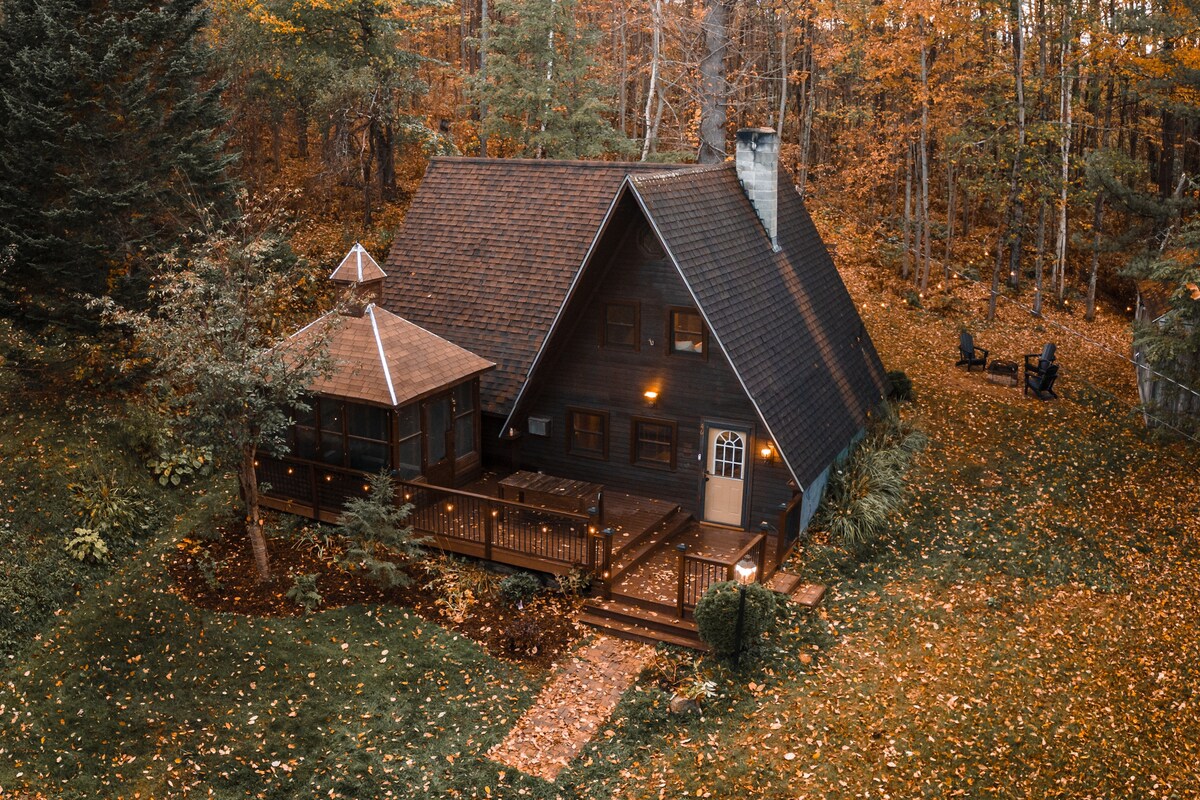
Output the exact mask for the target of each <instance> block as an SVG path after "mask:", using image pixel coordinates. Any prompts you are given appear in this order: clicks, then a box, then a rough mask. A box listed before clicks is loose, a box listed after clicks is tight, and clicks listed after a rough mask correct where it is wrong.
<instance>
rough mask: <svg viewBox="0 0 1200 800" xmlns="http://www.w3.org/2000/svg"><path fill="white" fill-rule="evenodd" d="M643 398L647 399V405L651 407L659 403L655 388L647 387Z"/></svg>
mask: <svg viewBox="0 0 1200 800" xmlns="http://www.w3.org/2000/svg"><path fill="white" fill-rule="evenodd" d="M642 398H643V399H644V400H645V401H646V405H648V406H650V407H651V408H654V407H655V406H656V405H658V392H656V391H654V390H653V389H647V390H646V391H645V392H643V393H642Z"/></svg>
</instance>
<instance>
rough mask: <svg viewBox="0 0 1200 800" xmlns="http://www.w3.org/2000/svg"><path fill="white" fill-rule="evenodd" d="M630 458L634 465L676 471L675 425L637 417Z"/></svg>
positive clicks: (659, 420)
mask: <svg viewBox="0 0 1200 800" xmlns="http://www.w3.org/2000/svg"><path fill="white" fill-rule="evenodd" d="M630 457H631V460H632V461H633V463H634V464H641V465H644V466H651V467H665V468H667V469H675V423H674V422H669V421H666V420H661V419H640V418H637V417H635V418H634V420H633V441H632V442H631V446H630Z"/></svg>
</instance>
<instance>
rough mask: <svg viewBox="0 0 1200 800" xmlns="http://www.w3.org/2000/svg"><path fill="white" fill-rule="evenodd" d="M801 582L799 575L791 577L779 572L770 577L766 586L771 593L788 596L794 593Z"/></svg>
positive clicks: (788, 573) (781, 571)
mask: <svg viewBox="0 0 1200 800" xmlns="http://www.w3.org/2000/svg"><path fill="white" fill-rule="evenodd" d="M801 580H802V579H801V577H800V576H799V575H793V574H792V573H790V572H784V571H783V570H779V571H778V572H776V573H775V574H774V575H772V576H771V578H770V579H769V580H768V581H767V584H766V586H767V588H768V589H770V590H771V591H772V592H777V593H779V594H786V595H790V594H791V593H792V592H794V591H796V587H797V586H799V585H800V582H801Z"/></svg>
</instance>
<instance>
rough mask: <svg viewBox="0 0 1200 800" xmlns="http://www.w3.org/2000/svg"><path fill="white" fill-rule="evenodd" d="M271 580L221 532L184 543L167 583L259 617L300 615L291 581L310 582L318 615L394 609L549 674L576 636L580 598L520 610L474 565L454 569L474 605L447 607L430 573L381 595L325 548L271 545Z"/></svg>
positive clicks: (546, 599)
mask: <svg viewBox="0 0 1200 800" xmlns="http://www.w3.org/2000/svg"><path fill="white" fill-rule="evenodd" d="M268 549H269V552H270V554H271V575H272V577H271V580H269V581H267V582H265V583H262V582H259V580H258V577H257V573H256V572H255V568H254V561H253V558H252V557H251V555H250V548H249V546H248V545H247V542H246V536H245V533H244V531H226V532H224V533H223V535H222V536H221V538H220V539H217V540H213V541H204V540H197V539H191V538H187V539H183V540H182V541H181V542H179V544H178V545H177V547H176V550H175V552H174V554H173V556H172V558H171V560H170V564H169V570H170V574H171V578H172V580H173V582H174V584H175V587H176V589H177V591H178V592H179V594H180V596H182V597H183V598H184V599H185V600H187V601H188V602H190V603H192V604H193V605H196V606H199V607H201V608H206V609H209V610H212V611H221V612H226V613H234V614H245V615H249V616H258V617H295V616H302V615H303V614H304V613H305V612H304V609H303V608H301V607H300V606H299V605H297V604H296V603H295V602H293V601H292V600H291V599H289V598H288V597H287V593H288V590H289V589H290V588H291V587H292V582H293V577H294V576H296V575H316V576H317V578H316V588H317V592H318V593H319V594H320V595H321V604H320V609H322V610H324V609H330V608H340V607H342V606H350V605H394V606H401V607H404V608H408V609H411V610H413V611H416V613H418V614H420V615H421V616H422V617H424V618H425V619H428V620H429V621H431V622H434V623H436V624H438V625H441V626H442V627H445V628H448V629H451V630H454V631H457V632H458V633H461V634H463V635H464V636H467V637H469V638H470V639H473V640H475V641H476V642H479V644H481V645H483V647H484V648H485V649H486V650H487V651H488V652H489V653H490V654H492V655H493V656H496V657H498V658H505V659H508V660H512V661H519V662H521V663H523V664H528V665H531V666H537V667H549V666H550V665H551V664H552V663H553V662H554V661H555V660H556V659H557V657H558V656H559V655H560V654H561V653H562V652H563V651H565V650H566V649H568V648H569V647H570V646H571V644H572V643H574V642H575V641H576V640H577V639H579V638H580V636H581V635H582V626H581V625H580V623H579V622H578V616H579V607H580V605H581V603H582V601H581V599H579V598H575V597H569V596H564V595H562V594H560V593H558V592H556V591H550V590H544V591H543V592H541V593H540V594H539V595H537V596H536V597H535V598H534V599H533V600H531V601H530V602H528V603H526V604H525V607H524V608H523V609H514V608H512V607H511V606H509V605H508V604H506V603H504V602H503V601H502V600H500V599H499V597H497V596H496V595H495V594H494V592H491V591H487V590H486V588H484V587H487V586H488V585H492V584H494V583H496V582H497V580H498V576H494V575H491V574H490V573H487V572H486V571H485V570H483V568H482V567H480V566H477V565H475V564H466V563H461V562H457V563H458V566H459V568H460V569H461V570H462V572H463V573H466V574H467V577H469V578H473V580H464V582H467V583H473V584H474V586H475V588H474V590H473V592H472V595H473V598H474V599H473V601H471V602H468V603H463V602H461V595H460V596H459V602H458V603H457V604H456V605H455V606H454V608H453V609H451V608H448V606H447V603H446V600H445V597H444V596H443V595H442V594H441V593H439V592H438V591H437V590H436V589H435V588H434V587H433V586H431V579H432V576H431V574H430V573H429V572H428V571H427V570H426V569H424V568H422V567H420V566H417V567H413V568H412V569H410V570H408V571H407V572H408V575H409V577H410V578H411V583H410V584H409V585H408V586H404V587H399V588H395V589H381V588H380V587H378V586H376V585H375V584H373V583H371V582H370V581H368V580H367V579H366V578H365V577H364V576H363V575H362V574H360V573H358V572H356V571H353V570H348V569H345V568H343V567H342V566H340V564H339V560H340V557H341V556H342V555H343V545H342V543H341V542H340V541H339V540H337V539H332V540H329V541H327V542H304V541H298V540H283V539H276V540H271V541H270V542H269V546H268Z"/></svg>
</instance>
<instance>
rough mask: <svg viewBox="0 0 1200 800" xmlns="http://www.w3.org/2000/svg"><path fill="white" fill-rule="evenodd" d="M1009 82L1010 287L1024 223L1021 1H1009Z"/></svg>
mask: <svg viewBox="0 0 1200 800" xmlns="http://www.w3.org/2000/svg"><path fill="white" fill-rule="evenodd" d="M1012 15H1013V27H1012V47H1013V82H1014V84H1015V89H1016V95H1017V97H1016V100H1017V148H1016V150H1015V151H1014V153H1013V166H1012V182H1011V184H1010V185H1009V189H1008V208H1009V225H1008V245H1009V253H1008V264H1009V276H1008V279H1009V282H1010V284H1011V285H1012V286H1013V287H1017V286H1019V285H1020V280H1021V230H1022V227H1023V226H1024V224H1025V202H1024V201H1023V200H1022V199H1021V174H1022V172H1023V166H1024V164H1023V162H1024V160H1025V39H1024V37H1025V21H1024V12H1023V11H1022V0H1012Z"/></svg>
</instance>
